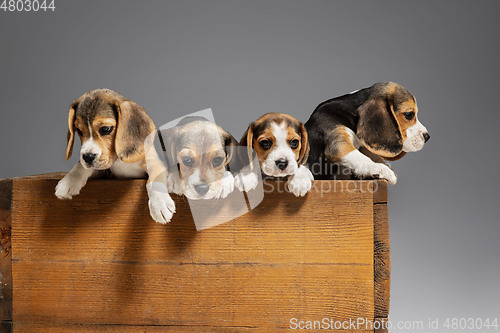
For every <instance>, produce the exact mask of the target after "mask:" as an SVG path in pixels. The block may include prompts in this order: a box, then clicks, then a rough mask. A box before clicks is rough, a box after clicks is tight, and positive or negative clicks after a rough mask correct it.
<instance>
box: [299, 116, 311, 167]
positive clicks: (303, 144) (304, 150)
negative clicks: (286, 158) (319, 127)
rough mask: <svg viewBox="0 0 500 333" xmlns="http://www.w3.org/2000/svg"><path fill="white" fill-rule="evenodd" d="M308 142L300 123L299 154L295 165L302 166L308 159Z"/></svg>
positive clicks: (305, 132)
mask: <svg viewBox="0 0 500 333" xmlns="http://www.w3.org/2000/svg"><path fill="white" fill-rule="evenodd" d="M309 148H310V147H309V140H308V138H307V131H306V128H305V127H304V125H303V124H302V123H300V154H299V159H298V161H297V163H298V164H299V165H304V164H305V163H306V162H307V158H308V157H309Z"/></svg>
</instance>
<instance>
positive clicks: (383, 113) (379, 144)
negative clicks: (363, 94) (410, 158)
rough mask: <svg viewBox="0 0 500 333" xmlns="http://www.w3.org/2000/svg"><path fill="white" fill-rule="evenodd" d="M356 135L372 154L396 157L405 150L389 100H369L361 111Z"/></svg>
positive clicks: (381, 98)
mask: <svg viewBox="0 0 500 333" xmlns="http://www.w3.org/2000/svg"><path fill="white" fill-rule="evenodd" d="M358 112H359V122H358V127H357V131H356V135H357V136H358V137H359V138H360V139H361V141H362V143H363V144H364V145H365V146H366V148H367V149H368V150H370V151H371V152H372V153H374V154H377V155H380V156H382V157H394V156H396V155H398V154H399V153H401V151H402V150H403V137H402V135H401V130H400V129H399V124H398V122H397V121H396V116H395V115H394V108H393V105H392V102H391V101H390V100H389V99H388V98H383V97H375V98H370V99H368V100H367V101H366V102H365V103H363V104H362V105H361V106H360V107H359V109H358Z"/></svg>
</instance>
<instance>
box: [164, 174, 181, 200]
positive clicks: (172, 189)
mask: <svg viewBox="0 0 500 333" xmlns="http://www.w3.org/2000/svg"><path fill="white" fill-rule="evenodd" d="M167 188H168V192H169V193H174V194H178V195H182V186H181V182H180V181H179V174H178V173H176V172H171V173H169V174H168V177H167Z"/></svg>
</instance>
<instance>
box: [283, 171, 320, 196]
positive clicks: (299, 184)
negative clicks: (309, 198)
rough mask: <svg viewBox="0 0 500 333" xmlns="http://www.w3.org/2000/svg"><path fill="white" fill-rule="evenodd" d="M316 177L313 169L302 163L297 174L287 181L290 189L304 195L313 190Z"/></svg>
mask: <svg viewBox="0 0 500 333" xmlns="http://www.w3.org/2000/svg"><path fill="white" fill-rule="evenodd" d="M313 179H314V177H313V175H312V173H311V171H309V169H308V168H306V167H305V166H303V165H301V166H300V167H299V168H298V169H297V171H295V174H293V175H292V176H291V177H290V178H289V179H288V182H287V186H288V190H289V191H290V192H292V193H293V194H294V195H295V196H297V197H303V196H304V195H306V193H307V192H309V191H310V190H311V185H312V180H313Z"/></svg>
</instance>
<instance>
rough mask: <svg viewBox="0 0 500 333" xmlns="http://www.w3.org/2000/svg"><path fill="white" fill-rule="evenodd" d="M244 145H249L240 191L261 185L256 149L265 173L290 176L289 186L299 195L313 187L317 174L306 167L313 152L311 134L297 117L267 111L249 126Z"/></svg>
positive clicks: (268, 175) (240, 176)
mask: <svg viewBox="0 0 500 333" xmlns="http://www.w3.org/2000/svg"><path fill="white" fill-rule="evenodd" d="M240 146H246V147H247V152H246V153H247V154H246V156H242V160H243V161H244V164H246V166H245V167H244V168H243V170H242V171H241V173H240V175H239V176H237V177H236V180H235V182H236V184H235V186H236V187H237V188H239V189H240V190H243V189H244V190H246V191H249V190H251V189H253V188H255V187H256V186H257V183H258V175H257V174H256V173H255V172H254V166H253V163H252V159H253V151H255V153H256V154H257V158H258V160H259V164H260V169H261V171H262V173H263V174H264V176H267V177H274V178H282V177H288V180H287V186H288V189H289V190H290V191H291V192H292V193H293V194H295V195H296V196H304V195H305V194H306V193H307V192H309V190H310V189H311V181H312V180H313V176H312V174H311V172H310V171H309V169H307V167H306V166H304V164H305V163H306V161H307V156H308V153H309V142H308V136H307V132H306V129H305V127H304V125H303V124H302V123H301V122H299V121H298V120H297V119H295V118H293V117H292V116H290V115H287V114H284V113H267V114H265V115H263V116H262V117H260V118H259V119H257V120H256V121H254V122H253V123H251V124H250V126H248V129H247V130H246V132H245V134H243V137H242V138H241V140H240Z"/></svg>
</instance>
